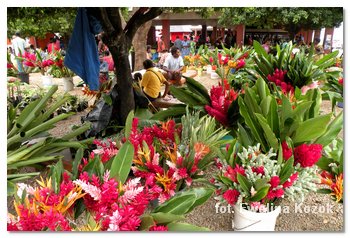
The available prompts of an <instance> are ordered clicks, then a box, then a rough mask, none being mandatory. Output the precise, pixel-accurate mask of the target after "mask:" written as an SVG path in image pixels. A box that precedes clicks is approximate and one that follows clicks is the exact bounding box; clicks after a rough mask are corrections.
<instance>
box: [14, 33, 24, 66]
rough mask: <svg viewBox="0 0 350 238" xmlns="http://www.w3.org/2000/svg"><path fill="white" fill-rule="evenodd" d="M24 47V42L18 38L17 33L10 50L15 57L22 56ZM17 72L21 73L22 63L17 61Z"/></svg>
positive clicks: (18, 34)
mask: <svg viewBox="0 0 350 238" xmlns="http://www.w3.org/2000/svg"><path fill="white" fill-rule="evenodd" d="M25 47H26V41H25V40H24V39H22V38H21V37H20V33H19V32H18V31H17V32H16V33H15V35H14V37H13V39H12V49H13V50H14V53H15V56H22V55H23V54H24V49H25ZM17 67H18V72H23V67H22V62H21V60H19V59H17Z"/></svg>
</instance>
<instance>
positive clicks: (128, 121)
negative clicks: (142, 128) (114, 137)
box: [124, 110, 134, 138]
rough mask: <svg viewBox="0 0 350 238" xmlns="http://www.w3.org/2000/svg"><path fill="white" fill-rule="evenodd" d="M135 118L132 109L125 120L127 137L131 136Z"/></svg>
mask: <svg viewBox="0 0 350 238" xmlns="http://www.w3.org/2000/svg"><path fill="white" fill-rule="evenodd" d="M133 119H134V111H133V110H131V111H130V112H129V114H128V117H127V118H126V121H125V128H124V130H125V138H129V136H130V133H131V127H132V121H133Z"/></svg>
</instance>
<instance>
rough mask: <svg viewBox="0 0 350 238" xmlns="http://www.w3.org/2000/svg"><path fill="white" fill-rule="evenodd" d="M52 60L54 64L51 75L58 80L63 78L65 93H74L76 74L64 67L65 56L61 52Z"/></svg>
mask: <svg viewBox="0 0 350 238" xmlns="http://www.w3.org/2000/svg"><path fill="white" fill-rule="evenodd" d="M52 59H53V61H54V63H53V64H52V66H51V68H50V74H52V75H53V76H54V77H56V78H62V80H63V88H64V91H65V92H69V91H72V90H73V89H74V83H73V76H74V75H75V74H74V72H73V71H71V70H70V69H69V68H67V67H66V66H65V65H64V56H63V55H62V53H61V51H57V52H56V53H55V55H53V58H52Z"/></svg>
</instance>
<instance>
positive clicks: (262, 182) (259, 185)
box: [254, 178, 270, 191]
mask: <svg viewBox="0 0 350 238" xmlns="http://www.w3.org/2000/svg"><path fill="white" fill-rule="evenodd" d="M269 181H270V180H269V179H267V178H261V179H257V180H256V181H255V183H254V188H255V190H256V191H258V190H260V189H261V188H263V187H265V186H270V184H269V183H268V182H269Z"/></svg>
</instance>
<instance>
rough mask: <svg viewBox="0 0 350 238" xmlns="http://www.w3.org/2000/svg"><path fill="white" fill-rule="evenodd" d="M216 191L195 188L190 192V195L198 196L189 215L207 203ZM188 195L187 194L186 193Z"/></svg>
mask: <svg viewBox="0 0 350 238" xmlns="http://www.w3.org/2000/svg"><path fill="white" fill-rule="evenodd" d="M213 192H214V190H213V189H211V188H193V189H191V190H189V191H188V194H194V195H196V201H195V202H194V203H193V205H192V206H191V207H190V208H189V209H188V211H187V213H189V212H191V211H192V210H193V209H194V208H196V207H198V206H200V205H202V204H203V203H205V202H206V201H207V200H208V199H209V198H210V197H211V195H212V194H213ZM185 194H187V192H185Z"/></svg>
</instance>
